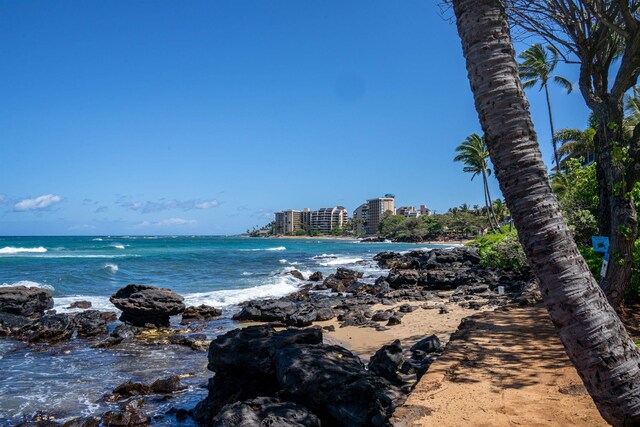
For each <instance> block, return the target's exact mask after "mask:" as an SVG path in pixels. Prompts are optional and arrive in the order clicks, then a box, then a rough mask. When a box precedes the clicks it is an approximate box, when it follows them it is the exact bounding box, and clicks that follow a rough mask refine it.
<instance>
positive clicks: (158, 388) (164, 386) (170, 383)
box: [151, 375, 187, 394]
mask: <svg viewBox="0 0 640 427" xmlns="http://www.w3.org/2000/svg"><path fill="white" fill-rule="evenodd" d="M186 388H187V387H185V386H183V385H182V384H181V383H180V377H179V376H177V375H172V376H170V377H168V378H163V379H159V380H155V381H154V382H153V384H151V390H152V391H153V392H154V393H161V394H167V393H176V392H178V391H182V390H184V389H186Z"/></svg>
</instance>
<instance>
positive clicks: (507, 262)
mask: <svg viewBox="0 0 640 427" xmlns="http://www.w3.org/2000/svg"><path fill="white" fill-rule="evenodd" d="M472 243H473V244H476V245H478V246H479V247H480V256H481V257H482V260H481V261H480V263H481V265H482V266H484V267H494V268H503V269H507V270H517V271H523V270H525V269H526V268H527V258H526V257H525V255H524V251H523V250H522V246H521V245H520V242H519V241H518V233H516V232H515V230H514V231H512V232H509V233H503V234H487V235H486V236H482V237H480V238H479V239H477V240H475V241H474V242H472Z"/></svg>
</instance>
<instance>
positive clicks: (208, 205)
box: [195, 199, 220, 209]
mask: <svg viewBox="0 0 640 427" xmlns="http://www.w3.org/2000/svg"><path fill="white" fill-rule="evenodd" d="M219 204H220V203H219V202H218V201H217V200H216V199H213V200H208V201H206V202H200V203H196V206H195V208H196V209H211V208H215V207H217V206H218V205H219Z"/></svg>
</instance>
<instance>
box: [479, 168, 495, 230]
mask: <svg viewBox="0 0 640 427" xmlns="http://www.w3.org/2000/svg"><path fill="white" fill-rule="evenodd" d="M487 188H488V187H487V177H486V175H485V174H484V171H482V189H483V190H484V206H485V208H486V210H487V223H488V224H489V228H491V231H493V232H495V231H496V228H495V226H494V225H493V222H492V221H491V210H490V209H489V196H488V191H487Z"/></svg>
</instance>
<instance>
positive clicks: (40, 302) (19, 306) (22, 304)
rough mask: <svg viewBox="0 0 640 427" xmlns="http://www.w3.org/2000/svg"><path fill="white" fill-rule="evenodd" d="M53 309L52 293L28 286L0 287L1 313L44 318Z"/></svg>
mask: <svg viewBox="0 0 640 427" xmlns="http://www.w3.org/2000/svg"><path fill="white" fill-rule="evenodd" d="M51 308H53V296H52V295H51V291H49V290H48V289H44V288H35V287H33V288H28V287H26V286H3V287H0V312H5V313H10V314H15V315H17V316H25V317H30V316H42V315H43V314H44V313H45V311H47V310H49V309H51Z"/></svg>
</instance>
